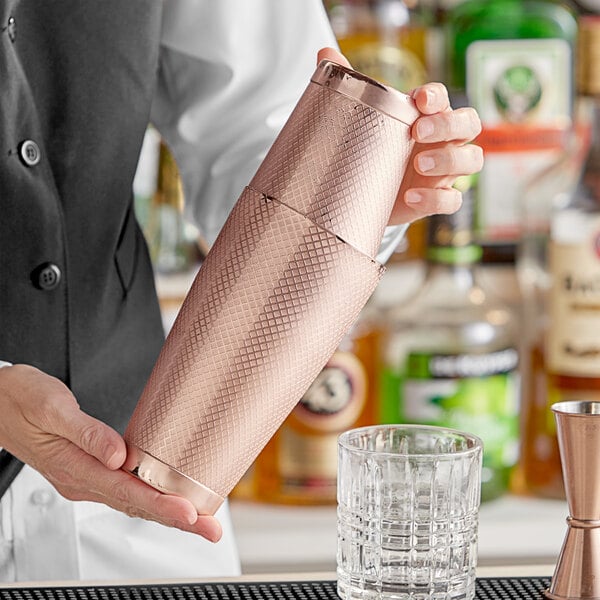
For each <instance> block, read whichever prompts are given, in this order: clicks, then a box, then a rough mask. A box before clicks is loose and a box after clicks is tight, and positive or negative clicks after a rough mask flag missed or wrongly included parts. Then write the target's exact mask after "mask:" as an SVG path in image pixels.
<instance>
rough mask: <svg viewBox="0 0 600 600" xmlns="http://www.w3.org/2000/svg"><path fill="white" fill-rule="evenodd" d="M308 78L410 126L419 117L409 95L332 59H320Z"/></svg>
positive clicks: (419, 114)
mask: <svg viewBox="0 0 600 600" xmlns="http://www.w3.org/2000/svg"><path fill="white" fill-rule="evenodd" d="M311 81H312V82H313V83H316V84H318V85H321V86H323V87H326V88H328V89H330V90H332V91H335V92H338V93H339V94H343V95H344V96H347V97H348V98H352V99H353V100H357V101H359V102H361V103H362V104H366V105H367V106H370V107H371V108H373V109H375V110H377V111H379V112H382V113H384V114H386V115H388V116H389V117H392V118H393V119H396V120H398V121H402V122H403V123H405V124H406V125H408V126H410V125H412V124H413V123H414V122H415V121H416V119H417V118H418V117H419V116H421V113H420V112H419V111H418V109H417V107H416V105H415V103H414V100H413V99H412V98H411V97H410V96H409V95H408V94H404V93H403V92H400V91H398V90H396V89H394V88H392V87H389V86H387V85H384V84H383V83H380V82H379V81H377V80H375V79H373V78H372V77H369V76H368V75H364V74H363V73H360V72H359V71H355V70H354V69H351V68H349V67H345V66H343V65H340V64H338V63H336V62H334V61H332V60H328V59H325V60H322V61H320V62H319V64H318V66H317V69H316V71H315V72H314V74H313V76H312V78H311Z"/></svg>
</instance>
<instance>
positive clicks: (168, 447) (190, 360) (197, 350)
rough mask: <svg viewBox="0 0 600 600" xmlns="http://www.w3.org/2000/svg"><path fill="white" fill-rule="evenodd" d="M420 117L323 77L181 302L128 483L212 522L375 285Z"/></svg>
mask: <svg viewBox="0 0 600 600" xmlns="http://www.w3.org/2000/svg"><path fill="white" fill-rule="evenodd" d="M418 115H419V113H418V111H417V109H416V108H415V106H414V104H413V102H412V100H411V99H410V98H409V97H408V96H406V95H404V94H401V93H400V92H398V91H396V90H393V89H391V88H388V87H385V86H383V85H381V84H379V83H378V82H376V81H373V80H372V79H370V78H368V77H366V76H364V75H362V74H360V73H357V72H355V71H352V70H351V69H347V68H345V67H342V66H340V65H337V64H335V63H333V62H330V61H322V62H321V63H320V64H319V66H318V67H317V70H316V71H315V73H314V75H313V77H312V79H311V81H310V83H309V85H308V87H307V89H306V91H305V92H304V94H303V95H302V97H301V98H300V101H299V102H298V104H297V106H296V108H295V109H294V111H293V113H292V114H291V116H290V118H289V120H288V122H287V123H286V125H285V126H284V128H283V129H282V131H281V133H280V134H279V136H278V138H277V139H276V140H275V142H274V144H273V146H272V147H271V149H270V151H269V153H268V154H267V156H266V157H265V160H264V161H263V163H262V164H261V166H260V167H259V169H258V171H257V172H256V174H255V176H254V177H253V179H252V181H251V182H250V185H249V186H248V187H246V189H245V190H244V192H243V193H242V195H241V197H240V198H239V200H238V201H237V203H236V205H235V207H234V209H233V211H232V212H231V214H230V216H229V217H228V219H227V221H226V223H225V225H224V227H223V229H222V231H221V233H220V234H219V237H218V238H217V240H216V242H215V244H214V246H213V247H212V249H211V251H210V252H209V254H208V256H207V258H206V260H205V261H204V263H203V265H202V267H201V269H200V271H199V273H198V275H197V277H196V279H195V281H194V283H193V285H192V288H191V290H190V292H189V294H188V296H187V297H186V299H185V301H184V304H183V306H182V308H181V310H180V312H179V314H178V316H177V319H176V320H175V323H174V326H173V328H172V330H171V332H170V333H169V336H168V337H167V340H166V342H165V344H164V347H163V349H162V351H161V353H160V356H159V358H158V360H157V363H156V365H155V367H154V369H153V372H152V373H151V375H150V378H149V380H148V382H147V384H146V387H145V389H144V392H143V393H142V396H141V398H140V400H139V401H138V404H137V406H136V409H135V411H134V414H133V415H132V417H131V420H130V422H129V425H128V427H127V430H126V432H125V440H126V442H127V445H128V457H127V460H126V463H125V465H124V468H125V469H126V470H129V471H130V472H132V473H134V474H135V475H137V476H138V477H140V478H141V479H142V480H143V481H145V482H147V483H148V484H150V485H152V486H154V487H155V488H156V489H158V490H161V491H163V492H165V493H171V494H178V495H181V496H184V497H186V498H188V499H189V500H191V501H192V503H193V504H194V506H195V507H196V509H197V510H198V512H199V513H200V514H214V512H215V511H216V510H217V509H218V507H219V506H220V504H221V503H222V502H223V499H224V498H225V497H226V496H227V494H228V493H229V492H230V491H231V489H232V488H233V487H234V486H235V484H236V483H237V482H238V481H239V479H240V478H241V477H242V475H243V474H244V472H245V471H246V470H247V468H248V467H249V466H250V464H251V463H252V461H253V460H254V458H255V457H256V456H257V455H258V454H259V452H260V451H261V450H262V448H263V447H264V445H265V444H266V443H267V441H268V440H269V438H270V437H272V435H273V434H274V433H275V431H276V430H277V428H278V427H279V425H280V424H281V423H282V422H283V420H284V419H285V418H286V416H287V415H288V414H289V413H290V412H291V410H292V409H293V407H294V406H295V405H296V404H297V402H298V401H299V400H300V398H301V397H302V395H303V394H304V392H305V391H306V390H307V389H308V387H309V386H310V384H311V383H312V381H313V380H314V378H315V377H316V376H317V375H318V373H319V371H320V370H321V369H322V368H323V366H324V365H325V363H326V362H327V360H328V359H329V357H330V356H331V355H332V354H333V352H334V350H335V349H336V347H337V346H338V344H339V343H340V341H341V338H342V337H343V335H344V334H345V333H346V331H347V330H348V329H349V328H350V326H351V325H352V323H353V322H354V321H355V320H356V318H357V317H358V314H359V312H360V311H361V309H362V308H363V306H364V304H365V303H366V301H367V300H368V298H369V296H370V295H371V294H372V292H373V290H374V288H375V286H376V285H377V282H378V281H379V278H380V276H381V274H382V271H383V267H382V266H381V265H379V264H378V263H377V262H376V261H375V260H374V257H375V256H376V253H377V249H378V247H379V244H380V242H381V238H382V236H383V232H384V229H385V226H386V224H387V221H388V219H389V215H390V212H391V210H392V207H393V205H394V202H395V199H396V195H397V193H398V190H399V188H400V183H401V181H402V177H403V176H404V172H405V169H406V165H407V163H408V160H409V157H410V153H411V151H412V142H411V139H410V135H409V129H410V125H411V124H412V123H413V122H414V120H415V119H416V118H417V117H418Z"/></svg>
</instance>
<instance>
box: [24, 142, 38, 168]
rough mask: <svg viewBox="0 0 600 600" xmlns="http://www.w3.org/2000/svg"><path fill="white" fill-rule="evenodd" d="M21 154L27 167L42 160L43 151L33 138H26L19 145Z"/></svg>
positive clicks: (33, 165)
mask: <svg viewBox="0 0 600 600" xmlns="http://www.w3.org/2000/svg"><path fill="white" fill-rule="evenodd" d="M19 156H20V157H21V160H22V161H23V164H24V165H25V166H26V167H35V165H37V164H38V163H39V162H40V160H41V158H42V153H41V152H40V147H39V146H38V145H37V144H36V143H35V142H34V141H33V140H25V141H24V142H21V145H20V146H19Z"/></svg>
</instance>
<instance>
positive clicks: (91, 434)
mask: <svg viewBox="0 0 600 600" xmlns="http://www.w3.org/2000/svg"><path fill="white" fill-rule="evenodd" d="M54 429H55V433H56V434H57V435H60V436H62V437H64V438H65V439H67V440H69V441H70V442H72V443H73V444H75V445H76V446H78V447H79V448H81V449H82V450H83V451H84V452H86V453H87V454H89V455H91V456H93V457H94V458H96V459H98V460H99V461H100V462H101V463H102V464H103V465H104V466H106V467H107V468H109V469H111V470H116V469H119V468H120V467H121V466H122V465H123V463H124V462H125V458H126V455H127V448H126V446H125V441H124V440H123V438H122V437H121V436H120V435H119V434H118V433H117V432H116V431H115V430H114V429H112V428H111V427H109V426H108V425H106V423H103V422H102V421H99V420H98V419H95V418H94V417H91V416H90V415H88V414H86V413H84V412H83V411H82V410H81V409H80V408H79V407H78V406H74V407H73V408H70V409H68V410H67V411H66V412H65V413H64V414H63V415H62V418H61V419H60V420H59V422H58V423H55V428H54Z"/></svg>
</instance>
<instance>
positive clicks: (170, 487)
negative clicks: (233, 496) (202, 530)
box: [123, 443, 224, 515]
mask: <svg viewBox="0 0 600 600" xmlns="http://www.w3.org/2000/svg"><path fill="white" fill-rule="evenodd" d="M123 469H124V470H125V471H128V472H129V473H131V474H132V475H135V476H136V477H138V478H139V479H141V480H142V481H143V482H144V483H147V484H148V485H150V486H152V487H153V488H154V489H156V490H158V491H159V492H163V493H164V494H172V495H175V496H182V497H183V498H186V499H187V500H189V501H190V502H191V503H192V504H193V505H194V507H195V508H196V510H197V511H198V514H200V515H214V514H215V513H216V512H217V510H218V508H219V507H220V506H221V504H223V501H224V498H222V497H221V496H219V494H216V493H215V492H213V491H212V490H211V489H209V488H207V487H206V486H204V485H202V484H201V483H199V482H197V481H195V480H194V479H192V478H191V477H188V476H187V475H184V474H183V473H181V472H180V471H178V470H177V469H174V468H173V467H171V466H169V465H167V464H166V463H164V462H162V461H161V460H159V459H157V458H155V457H154V456H152V455H150V454H148V453H146V452H144V451H143V450H140V449H139V448H138V447H137V446H133V445H132V444H129V443H127V459H126V460H125V464H124V465H123Z"/></svg>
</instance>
